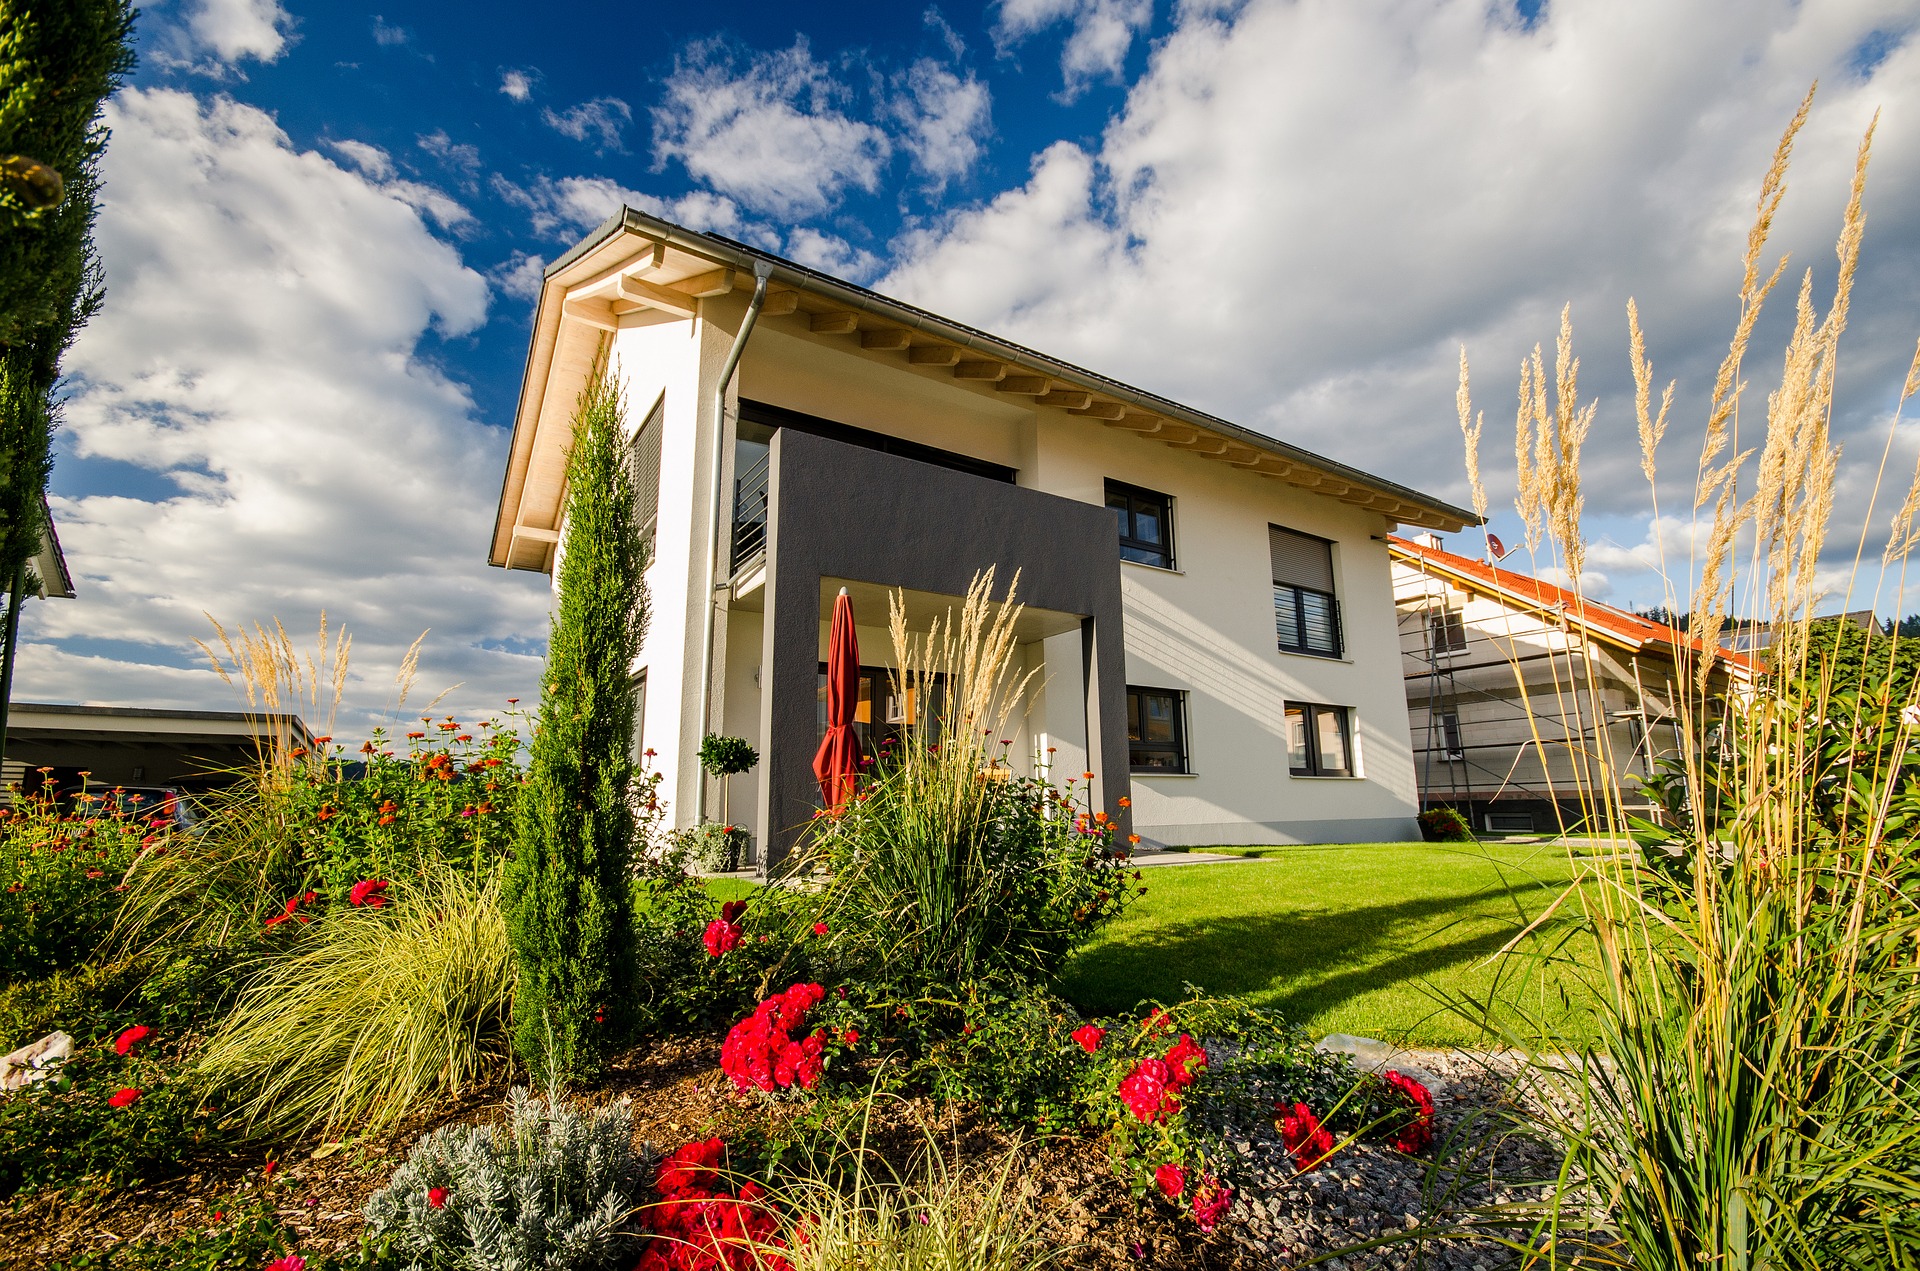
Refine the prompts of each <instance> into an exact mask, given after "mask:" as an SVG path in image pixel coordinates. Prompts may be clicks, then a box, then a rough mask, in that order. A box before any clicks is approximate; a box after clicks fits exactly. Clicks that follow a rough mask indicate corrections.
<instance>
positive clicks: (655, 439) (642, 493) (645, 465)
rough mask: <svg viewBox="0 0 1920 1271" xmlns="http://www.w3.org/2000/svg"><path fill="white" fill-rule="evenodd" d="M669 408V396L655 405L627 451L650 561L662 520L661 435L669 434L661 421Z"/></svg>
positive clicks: (637, 520) (637, 518)
mask: <svg viewBox="0 0 1920 1271" xmlns="http://www.w3.org/2000/svg"><path fill="white" fill-rule="evenodd" d="M666 406H667V399H666V398H665V397H662V398H661V399H660V400H659V401H657V402H655V403H654V404H653V409H652V410H650V411H648V412H647V418H646V420H645V422H643V423H642V424H641V425H640V431H639V432H636V433H635V434H634V435H633V441H632V443H631V445H630V446H629V448H628V450H627V463H628V470H629V471H631V472H632V474H633V520H634V523H635V524H636V525H638V526H639V527H640V539H641V541H642V542H643V543H645V544H646V553H647V559H648V560H652V559H653V531H654V523H655V522H656V521H658V520H659V519H660V434H661V433H663V432H665V431H666V428H665V426H664V425H663V424H662V422H661V419H662V416H663V415H664V414H665V413H666Z"/></svg>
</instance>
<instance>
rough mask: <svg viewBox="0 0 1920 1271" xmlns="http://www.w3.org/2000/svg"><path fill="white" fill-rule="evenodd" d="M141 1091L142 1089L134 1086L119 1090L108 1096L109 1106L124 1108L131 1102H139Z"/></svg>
mask: <svg viewBox="0 0 1920 1271" xmlns="http://www.w3.org/2000/svg"><path fill="white" fill-rule="evenodd" d="M141 1093H142V1092H141V1091H139V1090H137V1089H135V1088H134V1087H132V1086H128V1087H127V1088H126V1089H125V1090H117V1091H115V1092H114V1093H113V1094H110V1095H108V1096H107V1106H108V1107H110V1108H124V1107H126V1106H127V1105H128V1104H130V1103H137V1102H139V1099H140V1095H141Z"/></svg>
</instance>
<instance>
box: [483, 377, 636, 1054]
mask: <svg viewBox="0 0 1920 1271" xmlns="http://www.w3.org/2000/svg"><path fill="white" fill-rule="evenodd" d="M625 416H626V409H625V405H624V403H623V402H622V400H621V396H620V389H619V386H618V384H617V383H616V382H615V379H614V377H613V375H612V374H610V373H609V372H608V371H607V369H606V365H605V359H604V357H603V358H602V360H601V363H600V366H599V368H598V369H596V371H595V373H594V375H593V377H592V379H591V380H589V381H588V383H587V386H586V388H585V389H583V390H582V391H581V394H580V398H579V402H578V405H577V406H576V407H575V409H574V418H573V449H572V451H571V453H570V454H569V455H568V459H567V509H566V520H565V528H564V531H563V534H562V541H561V550H560V561H559V570H558V574H559V579H558V583H559V592H560V598H559V605H558V608H557V610H556V612H555V614H554V617H553V622H552V626H551V630H550V633H549V635H548V642H547V666H546V675H545V678H544V682H543V684H542V686H541V694H540V711H539V716H538V722H537V726H536V728H535V730H534V735H533V744H532V754H531V758H530V762H529V766H528V768H529V770H528V777H527V787H526V789H525V790H524V792H523V793H522V796H521V799H520V807H519V820H518V824H517V826H516V834H515V843H514V851H513V856H512V859H511V860H510V861H509V862H508V864H507V867H506V878H505V897H506V905H507V926H508V931H509V934H510V937H511V939H512V941H513V948H514V953H515V955H516V960H517V962H518V964H519V982H518V988H517V991H516V994H515V997H514V1006H513V1019H514V1022H513V1043H514V1049H515V1050H516V1051H517V1052H519V1054H520V1056H521V1057H522V1058H523V1059H524V1060H526V1062H527V1063H528V1065H529V1066H530V1067H532V1068H533V1069H534V1070H535V1071H536V1072H539V1073H542V1074H543V1075H544V1074H546V1073H548V1072H549V1071H551V1073H552V1074H553V1075H555V1076H560V1077H578V1076H585V1075H591V1074H592V1073H593V1072H595V1071H597V1070H598V1068H599V1067H600V1064H601V1062H602V1061H603V1060H604V1058H605V1056H606V1054H607V1051H608V1049H609V1042H610V1039H611V1038H613V1037H614V1036H617V1033H618V1029H619V1027H620V1025H621V1023H622V1020H623V1018H624V1015H625V1011H624V1009H623V1008H624V1007H625V1005H626V1003H627V1001H628V1000H629V995H630V992H631V989H632V984H631V975H630V967H631V963H630V961H629V953H630V949H631V946H632V938H633V909H632V905H633V901H632V893H631V891H630V890H629V883H630V875H629V866H630V863H631V860H632V856H633V847H634V843H633V840H634V821H633V817H632V814H631V812H630V810H629V805H628V797H627V796H628V787H629V784H630V782H631V780H632V777H633V772H634V763H633V758H632V738H633V688H632V683H631V680H630V668H631V667H632V665H633V661H634V659H635V658H636V657H637V656H639V653H640V644H641V641H642V640H643V639H644V638H645V635H646V624H647V593H646V584H645V582H644V581H643V579H642V577H641V575H642V571H643V569H644V568H645V566H646V560H645V551H646V548H645V545H644V544H643V543H642V541H641V538H640V533H639V526H637V525H636V524H635V523H634V489H633V475H632V472H631V471H630V470H629V468H628V466H627V463H626V445H625V428H624V422H625ZM549 1061H550V1062H551V1066H550V1067H549Z"/></svg>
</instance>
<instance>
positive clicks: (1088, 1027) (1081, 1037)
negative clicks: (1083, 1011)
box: [1073, 1024, 1107, 1055]
mask: <svg viewBox="0 0 1920 1271" xmlns="http://www.w3.org/2000/svg"><path fill="white" fill-rule="evenodd" d="M1106 1039H1107V1030H1106V1029H1104V1028H1102V1027H1100V1026H1099V1025H1098V1024H1082V1025H1080V1027H1078V1028H1076V1029H1074V1030H1073V1040H1075V1041H1077V1042H1079V1043H1080V1049H1081V1050H1084V1051H1086V1052H1087V1053H1088V1054H1089V1055H1091V1054H1094V1053H1095V1052H1097V1051H1098V1050H1099V1049H1100V1043H1101V1042H1103V1041H1105V1040H1106Z"/></svg>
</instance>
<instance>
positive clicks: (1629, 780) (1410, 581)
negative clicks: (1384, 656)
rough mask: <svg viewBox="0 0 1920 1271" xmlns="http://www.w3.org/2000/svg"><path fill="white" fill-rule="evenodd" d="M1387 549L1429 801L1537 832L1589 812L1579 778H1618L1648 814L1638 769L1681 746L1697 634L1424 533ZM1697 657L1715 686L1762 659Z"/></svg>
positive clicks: (1715, 653)
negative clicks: (1678, 698)
mask: <svg viewBox="0 0 1920 1271" xmlns="http://www.w3.org/2000/svg"><path fill="white" fill-rule="evenodd" d="M1388 548H1389V550H1390V551H1391V553H1392V556H1393V599H1394V604H1395V606H1396V607H1397V608H1398V609H1399V613H1400V653H1401V667H1402V671H1403V673H1404V676H1405V680H1406V694H1407V715H1408V723H1409V726H1410V728H1411V730H1412V740H1413V755H1414V764H1415V768H1416V770H1417V772H1418V775H1419V783H1420V803H1421V806H1422V808H1429V807H1452V808H1457V809H1459V810H1460V811H1461V812H1462V813H1463V814H1465V815H1466V816H1467V817H1468V819H1469V820H1470V821H1471V822H1472V824H1473V826H1474V828H1475V829H1479V830H1535V831H1541V832H1545V831H1550V830H1555V829H1559V828H1561V827H1562V826H1567V827H1572V826H1574V825H1577V824H1578V823H1579V822H1580V821H1581V820H1582V818H1583V816H1584V815H1585V814H1584V812H1583V810H1582V807H1581V800H1580V791H1581V789H1582V788H1583V787H1584V786H1586V785H1588V784H1592V785H1600V784H1611V785H1612V786H1613V789H1614V791H1615V796H1616V797H1617V798H1618V799H1619V802H1620V806H1622V807H1624V808H1625V809H1626V810H1627V811H1628V812H1631V813H1633V814H1635V815H1638V816H1645V817H1648V818H1649V819H1657V818H1658V815H1659V813H1658V809H1657V808H1656V806H1655V805H1654V804H1653V802H1652V801H1651V799H1650V798H1649V796H1648V794H1647V793H1646V792H1645V791H1644V790H1642V789H1641V788H1640V785H1639V782H1638V781H1637V780H1636V779H1637V778H1641V777H1645V776H1648V775H1650V774H1652V773H1654V772H1655V770H1656V765H1657V764H1658V763H1659V761H1660V760H1661V759H1662V758H1664V757H1668V756H1672V755H1676V754H1678V753H1679V733H1678V731H1677V730H1678V729H1679V728H1680V726H1681V721H1680V719H1679V718H1678V717H1677V716H1676V713H1675V707H1674V702H1675V692H1674V690H1675V685H1676V684H1678V683H1681V682H1682V681H1681V677H1682V676H1683V675H1687V674H1694V673H1697V671H1696V668H1697V667H1698V663H1697V662H1696V661H1695V660H1694V657H1695V656H1698V655H1700V653H1701V646H1700V645H1698V644H1696V643H1695V642H1693V641H1692V640H1690V639H1689V638H1688V637H1687V636H1686V635H1685V634H1684V633H1682V632H1679V631H1676V630H1674V629H1673V628H1671V627H1668V626H1663V625H1662V624H1660V623H1658V622H1653V621H1650V620H1648V619H1646V618H1643V617H1641V616H1640V615H1638V614H1633V613H1628V612H1627V611H1626V610H1624V609H1616V608H1614V607H1613V606H1611V605H1605V604H1601V603H1599V602H1598V601H1594V600H1588V599H1585V598H1583V597H1579V596H1576V595H1575V594H1574V593H1573V592H1571V591H1568V590H1566V589H1564V588H1561V587H1557V586H1555V585H1554V584H1552V583H1548V582H1543V581H1541V580H1540V579H1537V578H1534V577H1532V576H1531V575H1528V574H1522V573H1517V572H1515V571H1513V570H1510V569H1500V568H1497V567H1495V566H1493V565H1490V564H1488V563H1486V562H1485V561H1480V560H1475V559H1473V558H1472V557H1468V556H1460V555H1457V554H1455V553H1453V552H1449V551H1446V550H1444V547H1443V544H1442V541H1441V540H1440V539H1439V538H1438V537H1437V536H1435V535H1432V534H1423V535H1420V536H1418V537H1416V538H1414V539H1411V540H1409V539H1403V538H1398V537H1395V538H1391V539H1389V540H1388ZM1682 650H1685V651H1687V653H1688V656H1687V657H1686V658H1685V662H1686V668H1685V669H1684V670H1683V669H1681V667H1680V662H1681V660H1682V659H1681V656H1680V655H1681V651H1682ZM1705 655H1706V656H1711V657H1713V658H1715V659H1716V666H1715V670H1714V671H1713V673H1712V674H1713V677H1714V683H1715V684H1717V685H1719V686H1721V687H1722V688H1724V686H1725V685H1726V683H1727V682H1728V678H1729V677H1732V678H1733V679H1734V680H1735V681H1744V680H1747V679H1749V678H1750V677H1751V676H1752V674H1753V672H1754V671H1755V669H1756V664H1755V663H1753V662H1752V661H1751V660H1750V659H1749V658H1747V657H1746V656H1745V655H1743V654H1740V653H1736V652H1732V651H1729V650H1726V649H1719V648H1713V649H1709V650H1706V651H1705ZM1603 758H1604V764H1603V763H1602V759H1603ZM1609 772H1610V774H1611V780H1610V782H1609V781H1608V780H1607V777H1606V775H1605V774H1606V773H1609Z"/></svg>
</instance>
